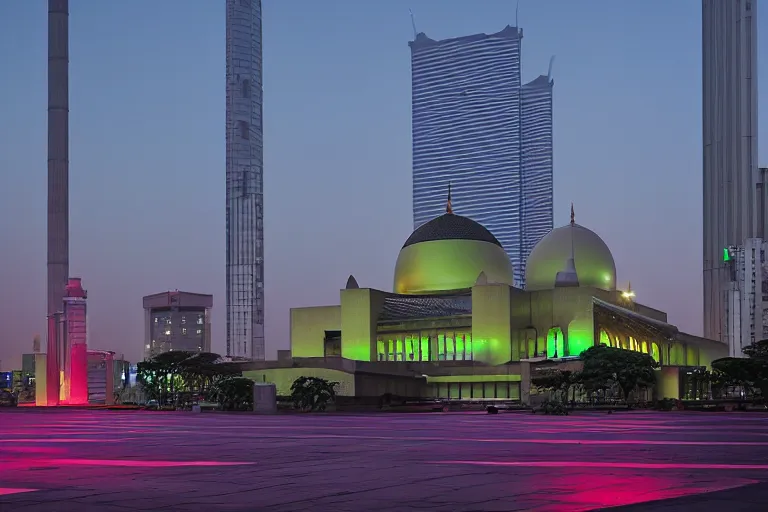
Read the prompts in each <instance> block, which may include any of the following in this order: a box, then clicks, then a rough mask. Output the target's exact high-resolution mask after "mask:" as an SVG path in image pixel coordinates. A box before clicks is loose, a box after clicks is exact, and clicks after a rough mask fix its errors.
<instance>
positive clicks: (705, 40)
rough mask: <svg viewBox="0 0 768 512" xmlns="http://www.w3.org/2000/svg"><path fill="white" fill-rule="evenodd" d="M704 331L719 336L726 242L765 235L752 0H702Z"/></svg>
mask: <svg viewBox="0 0 768 512" xmlns="http://www.w3.org/2000/svg"><path fill="white" fill-rule="evenodd" d="M701 5H702V16H701V22H702V27H701V28H702V30H701V32H702V127H703V133H702V139H703V144H702V146H703V164H704V169H703V178H704V179H703V196H704V197H703V201H702V202H703V212H702V213H703V228H704V232H703V242H704V243H703V270H704V276H703V278H704V279H703V280H704V283H703V285H704V286H703V288H704V337H706V338H710V339H713V340H721V341H725V340H726V328H725V325H726V303H727V300H726V297H727V289H728V286H729V281H730V277H731V276H730V270H729V267H728V265H727V263H726V262H725V261H724V260H725V259H727V258H724V256H723V255H724V251H725V250H726V248H727V247H729V246H741V245H743V244H744V243H745V240H746V239H747V238H762V239H766V238H767V235H768V233H766V225H767V224H768V223H767V222H766V215H768V212H766V200H765V199H766V192H768V190H767V189H766V186H765V184H764V183H763V179H762V177H761V173H760V171H759V170H758V165H757V62H758V61H757V0H728V1H726V2H724V1H722V0H702V4H701Z"/></svg>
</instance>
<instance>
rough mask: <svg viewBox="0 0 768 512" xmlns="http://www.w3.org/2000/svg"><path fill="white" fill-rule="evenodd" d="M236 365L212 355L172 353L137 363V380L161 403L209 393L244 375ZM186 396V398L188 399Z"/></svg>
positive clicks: (151, 396) (207, 353)
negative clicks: (220, 385) (220, 384)
mask: <svg viewBox="0 0 768 512" xmlns="http://www.w3.org/2000/svg"><path fill="white" fill-rule="evenodd" d="M241 373H242V372H241V371H240V367H239V365H238V364H237V363H225V362H222V361H221V356H219V355H218V354H214V353H210V352H185V351H178V350H177V351H169V352H163V353H162V354H158V355H156V356H154V357H152V358H150V359H148V360H146V361H142V362H140V363H139V364H138V368H137V375H136V380H137V381H138V382H139V383H140V384H141V387H142V389H143V390H144V392H145V393H146V394H147V396H148V397H149V398H153V399H156V400H159V401H160V402H161V403H162V404H165V403H166V402H167V401H168V398H169V396H170V397H172V398H173V400H174V401H175V402H180V401H182V399H183V400H188V399H189V398H188V397H191V395H193V394H204V393H208V392H209V391H210V390H211V388H212V387H213V386H214V385H215V384H216V383H217V382H218V381H219V380H221V379H224V378H227V377H233V376H239V375H241ZM185 396H187V397H185Z"/></svg>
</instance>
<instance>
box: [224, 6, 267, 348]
mask: <svg viewBox="0 0 768 512" xmlns="http://www.w3.org/2000/svg"><path fill="white" fill-rule="evenodd" d="M261 106H262V82H261V0H227V126H226V132H227V164H226V165H227V355H228V356H237V357H247V358H249V359H257V360H263V359H264V195H263V179H262V178H263V163H264V156H263V148H264V143H263V137H262V134H263V129H262V110H261Z"/></svg>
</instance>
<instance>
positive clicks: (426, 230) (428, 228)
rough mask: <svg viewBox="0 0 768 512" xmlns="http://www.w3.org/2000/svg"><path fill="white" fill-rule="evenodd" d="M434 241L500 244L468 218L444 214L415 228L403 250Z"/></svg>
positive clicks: (483, 228)
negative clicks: (468, 241)
mask: <svg viewBox="0 0 768 512" xmlns="http://www.w3.org/2000/svg"><path fill="white" fill-rule="evenodd" d="M434 240H477V241H479V242H488V243H491V244H494V245H498V246H499V247H501V243H499V241H498V240H497V239H496V237H495V236H493V234H492V233H491V232H490V231H488V230H487V229H486V228H485V226H483V225H481V224H478V223H477V222H475V221H473V220H472V219H470V218H468V217H462V216H461V215H456V214H453V213H445V214H443V215H441V216H439V217H435V218H434V219H432V220H431V221H429V222H425V223H424V224H422V225H421V226H419V227H418V228H416V231H414V232H413V233H412V234H411V236H409V237H408V240H406V241H405V243H404V244H403V248H405V247H408V246H409V245H413V244H418V243H420V242H432V241H434Z"/></svg>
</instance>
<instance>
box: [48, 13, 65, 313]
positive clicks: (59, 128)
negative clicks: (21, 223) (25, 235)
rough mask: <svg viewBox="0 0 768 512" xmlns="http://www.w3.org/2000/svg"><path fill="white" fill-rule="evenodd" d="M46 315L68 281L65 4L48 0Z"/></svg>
mask: <svg viewBox="0 0 768 512" xmlns="http://www.w3.org/2000/svg"><path fill="white" fill-rule="evenodd" d="M47 263H48V306H47V308H48V309H47V312H48V314H49V315H50V314H53V313H55V312H57V311H60V310H61V308H62V304H63V299H64V289H65V287H66V285H67V279H68V278H69V1H68V0H48V260H47Z"/></svg>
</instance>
